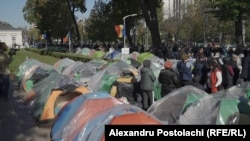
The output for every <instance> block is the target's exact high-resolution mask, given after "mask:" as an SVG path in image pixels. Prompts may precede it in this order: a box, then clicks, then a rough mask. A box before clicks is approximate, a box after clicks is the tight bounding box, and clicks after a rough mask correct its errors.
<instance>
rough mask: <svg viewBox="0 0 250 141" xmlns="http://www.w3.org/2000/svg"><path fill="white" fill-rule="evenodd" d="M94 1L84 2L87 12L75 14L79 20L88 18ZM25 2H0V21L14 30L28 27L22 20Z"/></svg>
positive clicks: (5, 0) (20, 0) (16, 0)
mask: <svg viewBox="0 0 250 141" xmlns="http://www.w3.org/2000/svg"><path fill="white" fill-rule="evenodd" d="M94 2H95V1H94V0H86V7H87V11H86V12H85V13H83V14H79V13H78V14H76V15H77V16H78V18H79V19H84V18H87V17H88V16H89V13H90V10H91V9H92V8H93V6H94ZM25 3H26V0H1V4H0V9H1V11H0V21H3V22H7V23H9V24H10V25H12V26H13V27H14V28H17V27H22V28H25V27H29V24H28V23H27V22H26V21H25V20H24V18H23V12H22V10H23V7H24V5H25Z"/></svg>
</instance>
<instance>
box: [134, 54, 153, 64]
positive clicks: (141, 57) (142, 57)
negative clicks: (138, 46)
mask: <svg viewBox="0 0 250 141" xmlns="http://www.w3.org/2000/svg"><path fill="white" fill-rule="evenodd" d="M154 56H155V55H154V54H153V53H150V52H143V53H141V54H139V55H138V57H137V61H138V62H139V63H143V61H144V60H147V59H148V60H150V59H151V58H152V57H154Z"/></svg>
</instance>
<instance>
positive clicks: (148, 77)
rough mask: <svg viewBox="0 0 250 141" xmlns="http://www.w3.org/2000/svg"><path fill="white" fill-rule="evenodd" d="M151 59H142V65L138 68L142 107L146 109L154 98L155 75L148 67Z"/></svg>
mask: <svg viewBox="0 0 250 141" xmlns="http://www.w3.org/2000/svg"><path fill="white" fill-rule="evenodd" d="M150 65H151V61H150V60H144V61H143V67H142V68H141V70H140V74H141V80H140V89H141V93H142V108H143V109H144V110H145V111H146V110H147V109H148V108H149V107H150V106H151V105H152V104H153V100H154V96H153V90H154V82H155V80H156V77H155V75H154V73H153V70H152V69H151V68H150Z"/></svg>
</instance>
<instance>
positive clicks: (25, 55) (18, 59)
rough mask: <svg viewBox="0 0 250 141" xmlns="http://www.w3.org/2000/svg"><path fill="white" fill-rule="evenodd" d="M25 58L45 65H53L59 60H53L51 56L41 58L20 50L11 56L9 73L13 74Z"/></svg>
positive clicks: (38, 55) (35, 54)
mask: <svg viewBox="0 0 250 141" xmlns="http://www.w3.org/2000/svg"><path fill="white" fill-rule="evenodd" d="M26 58H33V59H36V60H38V61H40V62H43V63H45V64H49V65H53V64H54V63H56V62H57V61H58V60H60V58H55V57H51V56H46V55H44V56H42V55H40V54H37V53H33V52H29V51H26V50H20V51H17V52H16V55H14V56H13V61H12V63H11V64H10V66H9V67H10V70H11V73H12V74H14V73H16V71H17V70H18V68H19V66H20V65H21V64H22V63H23V62H24V61H25V60H26Z"/></svg>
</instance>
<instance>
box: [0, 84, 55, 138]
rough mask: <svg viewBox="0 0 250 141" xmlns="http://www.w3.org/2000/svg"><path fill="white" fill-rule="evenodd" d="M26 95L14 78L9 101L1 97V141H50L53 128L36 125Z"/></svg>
mask: <svg viewBox="0 0 250 141" xmlns="http://www.w3.org/2000/svg"><path fill="white" fill-rule="evenodd" d="M24 95H25V92H24V91H23V90H21V89H19V87H18V84H17V82H15V81H13V80H12V83H11V86H10V91H9V101H5V100H3V99H0V141H50V140H51V139H50V130H51V128H50V127H39V126H38V125H36V123H35V120H34V119H33V118H32V115H31V114H30V110H29V107H28V106H27V105H25V103H24V101H23V97H24Z"/></svg>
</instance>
